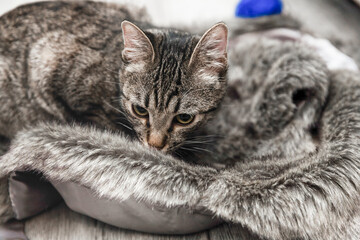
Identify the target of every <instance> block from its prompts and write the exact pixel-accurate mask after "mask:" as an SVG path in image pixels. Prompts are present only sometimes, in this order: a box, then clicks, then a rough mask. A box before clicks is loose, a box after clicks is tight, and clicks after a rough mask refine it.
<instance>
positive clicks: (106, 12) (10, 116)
mask: <svg viewBox="0 0 360 240" xmlns="http://www.w3.org/2000/svg"><path fill="white" fill-rule="evenodd" d="M132 12H135V11H133V10H132ZM137 15H138V16H137ZM137 15H136V13H135V14H131V13H130V12H129V10H127V9H126V8H124V7H119V6H116V5H111V4H105V3H94V2H82V3H70V2H41V3H35V4H31V5H26V6H22V7H19V8H17V9H15V10H13V11H11V12H9V13H7V14H5V15H4V16H2V17H1V18H0V112H1V114H0V137H1V138H2V139H4V141H3V142H8V140H11V139H12V138H13V137H14V135H15V134H16V133H17V132H18V131H19V130H21V129H23V128H24V127H26V126H32V125H35V124H37V123H38V122H40V121H58V122H61V123H69V122H73V121H75V122H80V123H91V124H93V125H97V126H99V127H103V128H107V129H112V130H115V131H117V130H121V131H125V132H127V133H128V134H129V135H130V136H133V135H136V136H137V138H138V139H139V140H140V141H141V142H143V143H144V144H145V145H148V146H152V147H155V148H157V149H161V150H162V151H166V152H172V151H174V150H175V149H176V148H178V147H179V146H180V145H181V144H182V142H183V141H184V140H185V139H186V138H188V137H189V135H191V133H193V132H195V130H196V129H198V128H199V127H200V126H202V125H203V124H204V123H205V122H206V121H207V119H209V117H211V115H212V114H213V112H214V110H216V109H217V107H218V105H219V103H220V102H221V100H222V98H223V96H224V93H225V89H226V81H225V79H224V76H225V74H226V70H227V56H226V45H227V28H226V26H225V25H224V24H222V23H219V24H216V25H215V26H213V27H212V28H211V29H209V30H208V31H207V32H206V33H205V34H204V35H203V36H202V37H201V38H200V36H197V35H192V34H189V33H187V32H182V31H177V30H173V29H160V28H155V27H153V26H151V25H149V24H147V23H138V25H139V26H140V27H141V28H142V29H143V30H141V29H140V28H139V27H138V26H136V25H135V24H133V23H131V22H129V21H123V20H125V19H127V20H130V21H134V20H135V19H136V17H137V18H138V19H140V20H142V19H144V17H143V15H142V14H141V13H137Z"/></svg>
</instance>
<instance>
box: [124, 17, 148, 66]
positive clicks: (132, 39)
mask: <svg viewBox="0 0 360 240" xmlns="http://www.w3.org/2000/svg"><path fill="white" fill-rule="evenodd" d="M121 28H122V33H123V40H124V50H123V52H122V57H123V60H124V61H126V62H128V63H131V64H135V66H144V64H146V63H152V62H153V61H154V57H155V52H154V48H153V45H152V43H151V41H150V39H149V38H148V37H147V36H146V34H145V33H144V32H143V31H142V30H141V29H140V28H139V27H137V26H136V25H135V24H133V23H131V22H129V21H123V22H122V23H121Z"/></svg>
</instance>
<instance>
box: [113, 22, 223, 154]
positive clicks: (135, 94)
mask: <svg viewBox="0 0 360 240" xmlns="http://www.w3.org/2000/svg"><path fill="white" fill-rule="evenodd" d="M122 30H123V41H124V42H123V43H124V48H123V52H122V58H123V62H124V64H123V66H122V68H121V69H120V74H119V78H120V88H121V91H122V96H121V104H122V107H123V109H124V111H125V112H126V115H127V119H128V120H129V121H130V122H131V125H132V128H133V129H134V130H135V132H136V134H137V136H138V138H139V140H140V141H141V142H143V143H144V144H145V145H147V146H152V147H155V148H157V149H159V150H162V151H166V152H171V151H173V150H175V149H176V148H177V147H179V146H180V145H181V144H182V142H183V141H184V140H185V139H186V138H188V137H189V135H190V134H191V133H192V132H194V131H195V130H196V129H198V128H199V127H200V126H201V125H203V124H204V123H205V122H206V121H207V119H209V117H210V116H211V115H212V113H213V112H214V111H215V110H216V109H217V107H218V105H219V103H220V102H221V100H222V98H223V96H224V93H225V90H226V79H225V74H226V70H227V52H226V47H227V27H226V26H225V24H223V23H219V24H216V25H214V26H213V27H212V28H210V29H209V30H208V31H207V32H206V33H205V34H204V35H203V36H202V37H200V36H197V35H191V34H189V33H185V32H181V31H176V30H169V29H163V30H162V29H161V30H160V29H147V30H145V31H143V30H141V29H140V28H138V27H137V26H136V25H134V24H132V23H130V22H127V21H124V22H123V23H122Z"/></svg>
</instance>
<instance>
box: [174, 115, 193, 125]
mask: <svg viewBox="0 0 360 240" xmlns="http://www.w3.org/2000/svg"><path fill="white" fill-rule="evenodd" d="M194 118H195V117H194V116H193V115H190V114H179V115H177V116H176V117H175V121H176V123H180V124H181V125H188V124H190V123H191V122H192V121H193V120H194Z"/></svg>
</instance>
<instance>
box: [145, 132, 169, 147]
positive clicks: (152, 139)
mask: <svg viewBox="0 0 360 240" xmlns="http://www.w3.org/2000/svg"><path fill="white" fill-rule="evenodd" d="M165 140H166V136H164V135H163V134H161V133H158V132H152V133H150V135H149V138H148V141H147V143H148V144H149V146H151V147H154V148H157V149H159V150H161V149H163V148H164V146H165V144H166V141H165Z"/></svg>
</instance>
